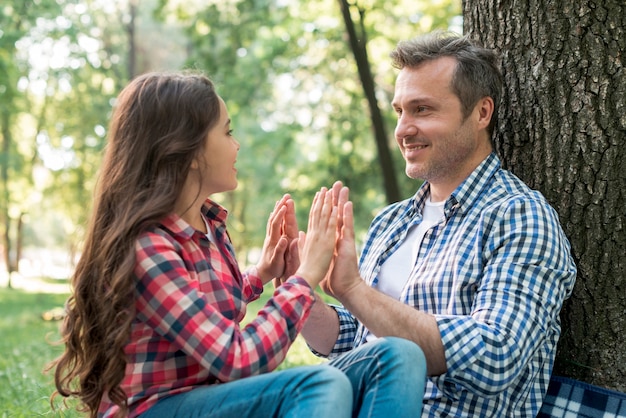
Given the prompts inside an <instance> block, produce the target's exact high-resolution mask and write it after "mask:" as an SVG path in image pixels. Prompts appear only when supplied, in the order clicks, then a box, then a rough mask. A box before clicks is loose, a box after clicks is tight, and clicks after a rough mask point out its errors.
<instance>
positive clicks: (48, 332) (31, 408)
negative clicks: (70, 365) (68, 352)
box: [0, 289, 79, 418]
mask: <svg viewBox="0 0 626 418" xmlns="http://www.w3.org/2000/svg"><path fill="white" fill-rule="evenodd" d="M66 297H67V295H58V294H40V293H25V292H23V291H20V290H11V289H0V335H1V336H0V388H2V389H0V417H2V418H5V417H16V418H18V417H19V418H21V417H24V418H30V417H38V416H55V417H77V416H79V415H78V414H77V413H74V412H68V411H64V410H63V411H57V412H54V411H52V410H51V408H50V395H51V393H52V392H53V390H54V385H53V384H52V375H51V374H43V369H44V367H45V365H46V364H47V363H48V362H50V361H51V360H52V359H54V358H55V357H56V356H58V355H59V354H60V353H61V350H62V347H61V346H58V345H53V344H51V342H54V341H58V339H59V333H58V328H59V322H56V321H44V320H43V319H42V317H41V315H42V313H44V312H46V311H47V310H49V309H52V308H55V307H59V306H62V305H63V303H64V301H65V299H66Z"/></svg>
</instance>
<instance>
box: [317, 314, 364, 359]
mask: <svg viewBox="0 0 626 418" xmlns="http://www.w3.org/2000/svg"><path fill="white" fill-rule="evenodd" d="M329 306H330V307H331V308H333V309H334V310H335V312H336V313H337V316H338V318H339V335H338V336H337V341H336V342H335V345H334V346H333V348H332V350H331V351H330V353H329V354H328V355H327V356H325V355H324V354H322V353H319V352H317V351H315V350H314V349H313V347H311V346H310V345H309V346H308V347H309V350H311V352H312V353H313V354H315V355H316V356H318V357H326V358H329V359H332V358H335V357H339V356H340V355H342V354H343V353H345V352H348V351H350V350H352V349H353V348H354V339H355V338H356V331H357V324H358V323H357V320H356V318H355V317H354V316H353V315H352V314H351V313H350V312H349V311H348V310H347V309H346V308H344V307H343V306H338V305H329Z"/></svg>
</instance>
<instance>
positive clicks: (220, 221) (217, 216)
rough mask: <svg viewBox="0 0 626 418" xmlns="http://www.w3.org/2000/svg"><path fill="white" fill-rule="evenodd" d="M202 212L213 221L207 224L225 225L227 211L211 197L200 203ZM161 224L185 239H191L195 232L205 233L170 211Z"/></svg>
mask: <svg viewBox="0 0 626 418" xmlns="http://www.w3.org/2000/svg"><path fill="white" fill-rule="evenodd" d="M202 214H203V215H204V216H205V217H206V218H207V219H208V220H210V221H213V222H209V224H211V223H214V224H215V225H216V226H217V227H218V228H220V227H224V226H225V225H226V218H227V217H228V211H227V210H226V209H224V208H223V207H222V206H220V205H218V204H217V203H215V202H214V201H212V200H211V199H207V200H206V201H205V202H204V204H203V205H202ZM161 225H162V226H163V227H164V228H166V229H168V230H169V231H170V232H171V233H172V234H173V235H180V236H181V237H183V238H185V239H191V238H192V237H193V236H194V235H195V234H201V235H202V236H204V235H205V234H204V232H202V231H198V230H197V229H196V228H194V227H193V226H191V225H189V224H188V223H187V222H186V221H185V220H184V219H183V218H181V217H180V216H178V215H177V214H175V213H171V214H169V215H168V216H167V217H165V218H164V219H163V220H162V221H161Z"/></svg>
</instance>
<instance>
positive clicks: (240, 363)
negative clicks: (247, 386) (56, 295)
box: [99, 200, 314, 418]
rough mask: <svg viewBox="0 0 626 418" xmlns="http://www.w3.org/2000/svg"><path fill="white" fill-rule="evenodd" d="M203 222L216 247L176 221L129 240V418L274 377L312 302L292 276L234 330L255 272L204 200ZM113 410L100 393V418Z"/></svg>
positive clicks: (221, 213)
mask: <svg viewBox="0 0 626 418" xmlns="http://www.w3.org/2000/svg"><path fill="white" fill-rule="evenodd" d="M204 215H205V217H206V220H207V223H208V225H209V228H210V229H211V231H212V232H213V235H214V236H215V238H216V242H217V245H215V244H213V243H211V242H210V241H209V239H208V238H207V236H206V235H205V234H204V233H202V232H200V231H197V230H196V229H194V228H193V227H192V226H190V225H189V224H187V223H186V222H185V221H183V220H182V219H181V218H180V217H178V216H176V215H171V216H168V217H167V218H166V219H164V220H163V222H162V223H161V225H160V226H159V227H156V228H153V229H151V230H149V231H146V232H144V233H143V234H141V235H140V236H139V238H138V240H137V243H136V246H135V249H136V257H137V260H136V266H135V278H136V301H135V310H136V317H135V320H134V322H133V324H132V329H131V336H130V340H129V342H128V344H127V345H126V347H125V352H126V355H127V364H126V376H125V377H124V380H123V381H122V389H123V390H124V391H125V392H126V394H127V395H128V405H129V412H130V413H129V417H131V418H132V417H135V416H137V415H139V414H141V413H142V412H145V411H146V410H147V409H149V408H150V407H151V406H152V405H154V404H155V403H156V402H157V401H158V400H159V399H161V398H163V397H165V396H169V395H173V394H176V393H181V392H185V391H189V390H191V389H193V388H194V387H197V386H201V385H212V384H218V383H220V382H228V381H232V380H237V379H241V378H244V377H248V376H252V375H257V374H260V373H264V372H269V371H271V370H274V369H275V368H276V367H277V366H278V365H279V364H280V363H281V361H282V360H283V359H284V358H285V355H286V354H287V350H288V349H289V347H290V345H291V343H292V342H293V341H294V339H295V338H296V335H297V334H298V332H299V331H300V330H301V329H302V326H303V325H304V322H305V320H306V318H307V317H308V314H309V312H310V309H311V306H312V305H313V301H314V298H313V290H312V289H311V287H310V286H309V285H308V284H307V283H306V282H305V281H304V280H303V279H302V278H299V277H295V276H294V277H291V278H290V279H289V280H287V282H286V283H285V284H284V285H283V286H281V287H280V288H279V289H277V290H276V291H275V292H274V295H273V297H272V298H271V299H270V300H269V301H268V303H267V304H266V305H265V307H264V308H263V309H262V310H261V312H259V315H258V316H257V317H256V318H255V319H254V320H253V321H252V322H251V323H249V324H247V325H246V326H245V327H241V324H240V322H241V320H242V319H243V318H244V316H245V313H246V304H247V303H248V302H250V301H252V300H254V299H256V298H258V296H259V295H260V294H261V292H262V291H263V284H262V282H261V279H260V277H259V276H258V275H257V274H256V271H255V269H251V270H250V271H249V272H247V273H244V274H242V273H241V272H240V270H239V267H238V265H237V261H236V260H235V254H234V250H233V247H232V245H231V243H230V239H229V238H228V234H227V232H226V224H225V221H226V216H227V212H226V211H225V210H224V209H223V208H222V207H220V206H219V205H217V204H216V203H214V202H212V201H210V200H207V201H206V203H205V207H204ZM115 411H117V407H116V406H115V405H114V404H112V403H111V402H110V401H109V399H108V398H107V397H106V396H105V397H104V399H103V401H102V402H101V404H100V410H99V416H101V417H110V416H113V414H114V413H115Z"/></svg>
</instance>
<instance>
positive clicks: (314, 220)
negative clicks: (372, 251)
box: [296, 187, 338, 289]
mask: <svg viewBox="0 0 626 418" xmlns="http://www.w3.org/2000/svg"><path fill="white" fill-rule="evenodd" d="M337 212H338V208H337V204H336V201H335V202H333V193H332V191H329V190H328V189H326V188H325V187H323V188H322V189H321V190H320V191H319V192H317V193H316V194H315V198H314V199H313V203H312V204H311V211H310V212H309V224H308V228H307V233H306V234H305V233H304V232H300V234H299V235H300V236H299V238H298V249H299V257H300V262H301V264H300V267H299V268H298V270H297V271H296V275H298V276H300V277H302V278H304V280H306V281H307V282H308V283H309V285H310V286H311V287H312V288H313V289H315V288H316V287H317V285H318V284H319V283H320V281H322V279H324V277H325V276H326V274H327V273H328V269H329V266H330V263H331V260H332V258H333V255H334V251H335V242H336V234H337V222H338V220H337Z"/></svg>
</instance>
